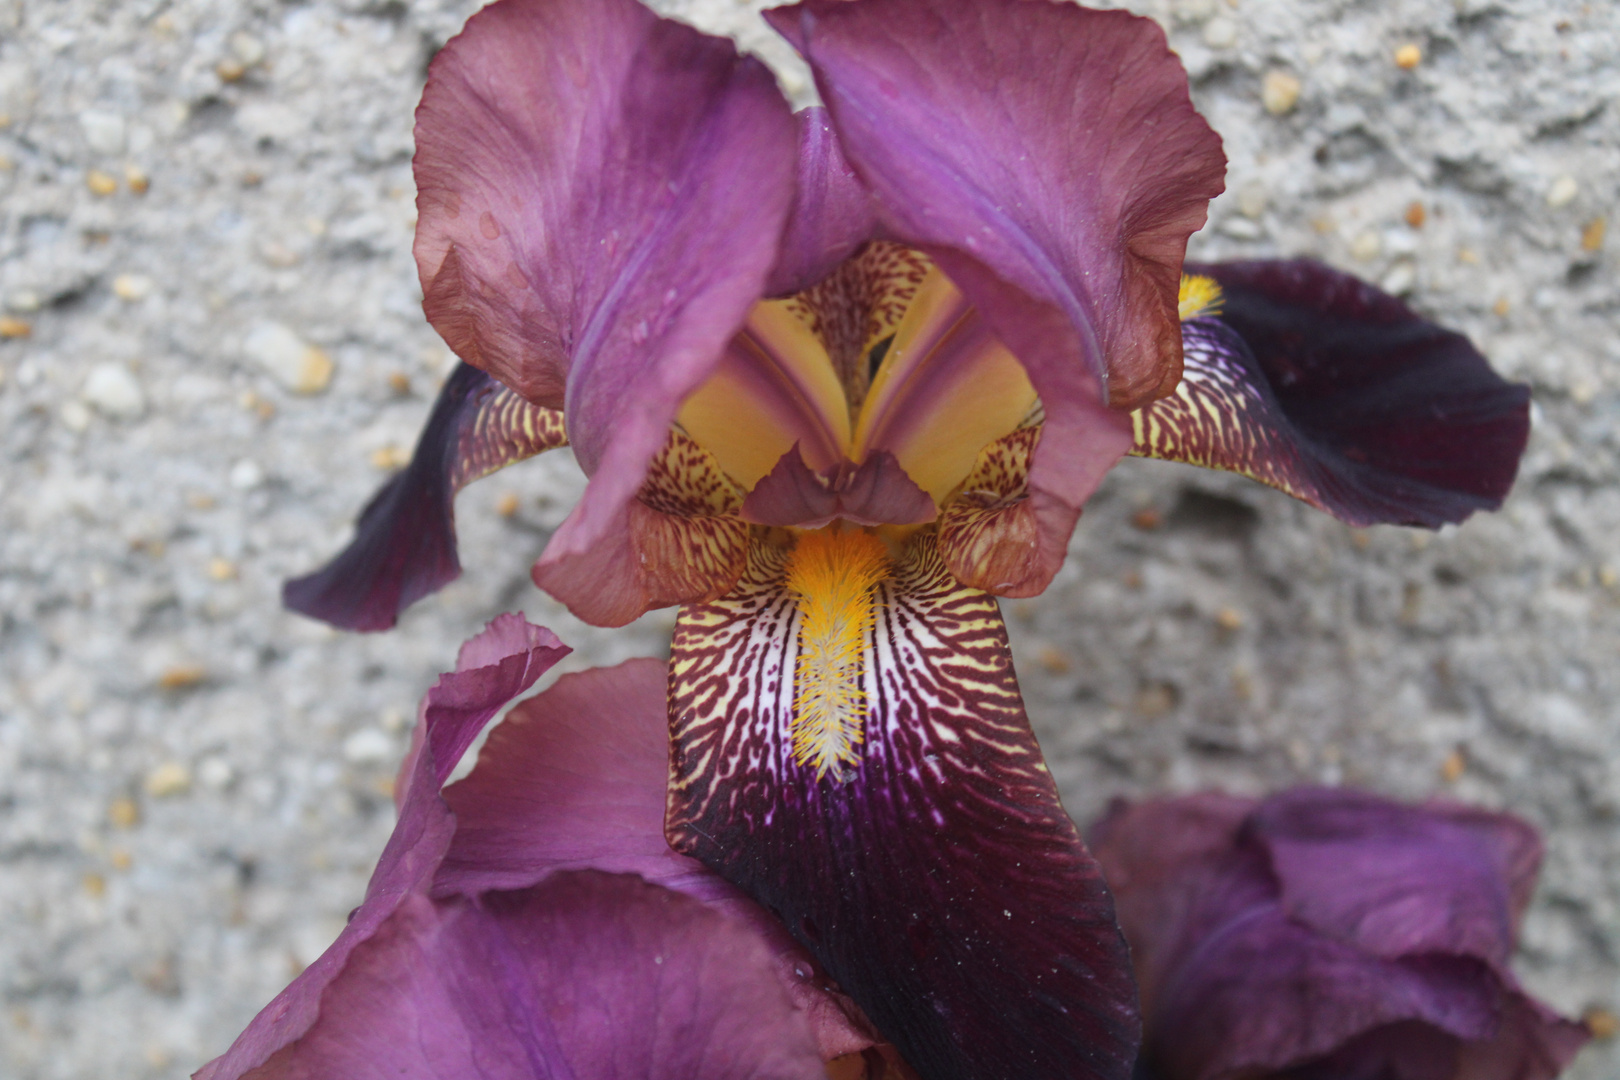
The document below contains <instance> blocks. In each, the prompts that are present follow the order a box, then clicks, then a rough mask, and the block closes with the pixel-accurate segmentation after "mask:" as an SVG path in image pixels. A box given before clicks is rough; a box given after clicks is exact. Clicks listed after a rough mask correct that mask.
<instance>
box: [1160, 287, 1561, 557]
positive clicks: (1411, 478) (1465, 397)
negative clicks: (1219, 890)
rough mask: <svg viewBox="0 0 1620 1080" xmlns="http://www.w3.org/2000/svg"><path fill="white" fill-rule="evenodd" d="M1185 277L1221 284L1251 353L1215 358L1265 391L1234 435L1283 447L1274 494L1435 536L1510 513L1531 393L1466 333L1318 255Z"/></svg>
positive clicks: (1253, 390) (1354, 519) (1250, 387)
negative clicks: (1495, 513) (1490, 513)
mask: <svg viewBox="0 0 1620 1080" xmlns="http://www.w3.org/2000/svg"><path fill="white" fill-rule="evenodd" d="M1187 270H1188V272H1189V273H1197V274H1206V275H1208V276H1210V277H1213V278H1214V279H1215V280H1216V281H1217V282H1219V283H1220V286H1221V292H1222V301H1221V309H1220V313H1219V319H1218V322H1219V324H1220V326H1222V327H1224V328H1225V329H1226V330H1227V332H1228V333H1235V334H1236V336H1237V337H1238V338H1239V339H1241V341H1242V343H1243V346H1242V347H1241V348H1239V349H1235V350H1233V349H1227V350H1226V352H1227V353H1228V354H1229V355H1228V357H1227V358H1226V359H1225V360H1224V361H1223V360H1221V358H1220V357H1215V358H1214V359H1215V360H1217V361H1219V362H1223V363H1225V364H1227V365H1228V367H1230V368H1231V369H1232V375H1233V376H1235V377H1236V378H1237V379H1238V380H1239V381H1240V382H1242V383H1245V384H1246V385H1245V386H1244V392H1245V393H1247V394H1252V395H1256V401H1255V403H1254V404H1253V405H1251V406H1250V407H1249V411H1251V412H1253V413H1254V415H1253V416H1252V417H1250V416H1245V417H1242V418H1241V419H1237V418H1234V421H1233V422H1232V423H1230V424H1229V425H1228V426H1236V425H1237V424H1239V423H1241V424H1242V425H1243V426H1250V425H1251V424H1252V426H1254V427H1255V428H1256V430H1255V431H1254V432H1253V433H1252V435H1251V436H1249V438H1250V439H1251V441H1256V442H1259V443H1262V444H1263V443H1266V442H1271V443H1276V444H1278V450H1277V453H1278V454H1280V455H1281V456H1283V457H1285V458H1287V459H1289V460H1288V461H1284V462H1280V464H1281V465H1282V466H1283V474H1282V475H1280V476H1279V477H1278V479H1279V480H1280V481H1281V482H1280V483H1278V486H1280V487H1282V488H1283V489H1284V490H1287V491H1289V492H1290V493H1291V494H1295V495H1298V496H1299V497H1300V498H1304V499H1306V500H1307V501H1309V502H1311V503H1313V504H1314V505H1316V506H1319V507H1321V508H1322V509H1324V510H1326V511H1328V512H1329V513H1331V514H1334V515H1335V516H1337V517H1339V518H1342V519H1343V520H1345V521H1348V522H1350V523H1351V524H1355V525H1367V524H1373V523H1377V522H1393V523H1398V524H1411V525H1427V526H1430V527H1437V526H1439V525H1442V524H1444V523H1446V522H1456V521H1461V520H1463V519H1464V518H1466V517H1467V516H1468V515H1470V514H1472V513H1473V512H1474V511H1476V510H1482V509H1495V508H1497V507H1499V506H1501V505H1502V500H1503V498H1504V497H1505V496H1506V495H1507V493H1508V490H1509V489H1510V488H1511V487H1512V486H1513V480H1514V477H1515V475H1516V474H1517V472H1518V468H1519V456H1520V455H1521V454H1522V453H1523V452H1524V446H1525V442H1526V440H1527V439H1528V438H1529V433H1530V391H1529V388H1528V387H1525V386H1522V385H1519V384H1516V383H1509V382H1506V381H1504V380H1503V379H1502V378H1501V377H1500V376H1498V375H1497V374H1496V373H1495V372H1494V371H1492V370H1491V367H1490V365H1489V364H1488V363H1487V362H1486V360H1485V358H1484V357H1483V356H1481V355H1480V353H1479V351H1478V350H1477V349H1475V348H1474V346H1473V344H1472V343H1471V342H1469V340H1468V339H1467V338H1466V337H1464V336H1463V335H1461V334H1459V333H1456V332H1455V331H1451V330H1447V329H1445V328H1443V327H1440V326H1437V325H1435V324H1434V323H1432V322H1429V321H1428V320H1426V319H1424V318H1423V317H1421V316H1420V315H1418V314H1417V313H1415V312H1413V311H1412V310H1411V309H1410V308H1408V307H1407V306H1406V305H1405V304H1404V303H1402V302H1401V301H1400V300H1398V299H1396V298H1395V297H1393V296H1389V295H1387V294H1385V293H1382V292H1380V291H1379V290H1377V289H1375V288H1373V287H1372V286H1371V285H1368V284H1367V283H1365V282H1362V281H1359V280H1357V279H1356V278H1354V277H1352V276H1350V275H1349V274H1343V273H1340V272H1339V271H1337V270H1334V269H1332V268H1330V267H1327V266H1323V265H1322V264H1320V263H1317V262H1313V261H1311V260H1308V259H1295V260H1290V261H1256V262H1234V263H1217V264H1214V265H1209V266H1188V267H1187ZM1209 321H1211V320H1209V319H1197V320H1194V321H1193V322H1191V323H1189V324H1188V333H1189V334H1193V333H1197V332H1198V331H1197V330H1196V329H1195V327H1196V324H1198V323H1204V322H1209ZM1205 333H1208V331H1205ZM1198 377H1199V374H1198V373H1197V372H1195V371H1194V370H1193V368H1192V365H1191V363H1190V362H1189V367H1188V379H1189V381H1194V380H1195V379H1196V378H1198ZM1168 403H1169V401H1168V399H1167V401H1166V403H1165V404H1168ZM1158 407H1160V406H1154V408H1158ZM1262 479H1265V477H1262ZM1267 482H1274V481H1272V480H1268V481H1267Z"/></svg>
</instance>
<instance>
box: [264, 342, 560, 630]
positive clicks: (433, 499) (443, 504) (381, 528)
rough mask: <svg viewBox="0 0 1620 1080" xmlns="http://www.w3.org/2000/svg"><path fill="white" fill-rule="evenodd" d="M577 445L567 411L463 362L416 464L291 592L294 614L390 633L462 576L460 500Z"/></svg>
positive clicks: (287, 594) (286, 595) (284, 594)
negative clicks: (492, 478)
mask: <svg viewBox="0 0 1620 1080" xmlns="http://www.w3.org/2000/svg"><path fill="white" fill-rule="evenodd" d="M566 445H568V436H567V433H566V432H565V431H564V430H563V418H562V411H561V410H559V409H550V408H546V407H544V406H541V405H535V404H533V403H531V402H528V401H525V400H524V399H523V398H521V397H519V396H518V395H517V394H515V393H513V392H512V391H511V390H509V389H507V388H506V387H504V386H502V385H501V384H500V383H498V382H496V381H495V380H494V379H493V378H491V377H490V376H489V375H487V374H485V373H484V372H482V371H480V370H478V369H477V368H475V367H472V366H470V365H468V364H458V365H457V366H456V369H455V371H453V372H452V373H451V375H450V378H449V379H448V380H446V381H445V384H444V388H443V389H442V390H440V391H439V397H438V399H437V400H436V401H435V402H434V403H433V411H432V412H431V413H429V414H428V420H427V425H426V426H425V427H424V428H423V429H422V434H421V436H420V437H419V438H418V439H417V443H416V450H415V452H414V453H413V454H412V455H411V462H410V464H409V465H408V466H406V467H405V469H404V470H402V471H401V472H400V473H399V474H398V475H396V476H395V477H393V478H392V479H391V480H389V481H388V482H387V483H386V484H384V485H383V486H382V488H381V489H379V490H378V492H377V494H375V495H373V496H372V497H371V502H369V503H367V504H366V508H365V510H363V511H361V514H360V520H359V521H358V522H356V523H355V536H354V539H353V540H351V541H349V546H348V547H346V548H344V549H343V550H342V551H341V552H339V553H338V554H337V555H336V556H335V557H334V558H333V559H332V561H331V562H329V563H327V564H326V565H325V566H323V567H321V568H320V569H319V570H317V571H315V572H314V573H312V574H307V575H305V576H304V577H300V578H293V579H292V580H290V581H288V582H287V583H286V584H285V585H283V586H282V590H281V602H282V603H283V604H285V605H286V606H287V607H288V608H289V609H291V610H293V611H296V612H299V613H300V614H303V615H308V616H310V617H311V618H315V619H321V620H323V621H325V622H329V623H331V624H332V625H333V626H338V627H342V628H343V629H345V630H386V629H388V628H389V627H390V626H393V625H394V623H395V622H396V621H397V620H398V618H399V615H400V613H401V612H403V611H404V610H405V609H406V608H407V607H410V606H411V605H412V604H414V603H415V602H416V601H417V600H420V599H421V598H422V597H424V596H427V595H428V594H429V593H432V592H435V591H437V590H438V589H441V588H443V587H444V586H445V585H447V584H449V583H450V582H451V581H454V580H455V579H456V578H457V577H458V576H459V575H460V574H461V562H460V560H459V559H458V558H457V557H456V519H455V496H456V492H458V491H460V490H461V489H462V488H463V487H465V486H466V485H467V484H470V483H472V482H473V481H474V480H477V479H479V478H481V477H484V476H488V475H489V474H490V473H492V472H494V471H496V470H497V469H500V468H503V467H505V466H507V465H510V464H512V463H513V462H517V461H522V460H523V459H524V458H528V457H533V456H534V455H535V454H538V453H541V452H542V451H545V450H554V449H556V448H557V447H559V446H566Z"/></svg>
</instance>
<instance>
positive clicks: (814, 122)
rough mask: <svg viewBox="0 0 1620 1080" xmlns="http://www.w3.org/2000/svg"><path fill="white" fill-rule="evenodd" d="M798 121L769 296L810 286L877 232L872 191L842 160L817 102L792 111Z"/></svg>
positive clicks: (847, 163) (838, 148)
mask: <svg viewBox="0 0 1620 1080" xmlns="http://www.w3.org/2000/svg"><path fill="white" fill-rule="evenodd" d="M793 118H794V120H796V121H797V122H798V125H799V176H798V184H797V186H796V188H795V191H794V195H793V208H792V210H791V211H790V212H789V213H788V219H787V227H786V229H785V230H784V231H783V233H782V248H781V251H780V252H778V253H777V257H776V266H775V268H774V269H772V270H771V279H770V283H769V284H768V285H767V286H766V293H767V295H769V296H789V295H791V294H793V293H796V292H798V291H800V290H801V289H808V288H809V287H810V286H812V285H814V284H815V283H816V282H818V281H820V280H822V279H823V278H825V277H826V276H827V275H828V274H830V273H832V271H833V269H834V268H835V267H837V266H838V264H839V263H841V262H843V261H844V260H845V259H847V258H849V257H850V256H851V255H853V254H855V250H856V249H857V248H859V247H860V246H861V245H862V244H864V243H866V241H868V240H870V239H872V238H874V237H875V236H877V235H878V228H877V218H876V216H875V214H874V210H873V207H872V196H871V193H870V192H868V191H867V190H866V185H865V184H863V183H861V180H860V178H859V177H858V176H856V175H855V170H854V169H852V168H850V165H849V162H848V161H846V160H844V151H843V149H842V148H841V147H839V145H838V136H837V134H836V133H834V131H833V129H832V122H831V121H829V120H828V119H827V110H826V109H824V108H822V107H821V106H820V105H812V106H811V107H809V108H807V109H800V110H799V111H798V112H796V113H794V114H793Z"/></svg>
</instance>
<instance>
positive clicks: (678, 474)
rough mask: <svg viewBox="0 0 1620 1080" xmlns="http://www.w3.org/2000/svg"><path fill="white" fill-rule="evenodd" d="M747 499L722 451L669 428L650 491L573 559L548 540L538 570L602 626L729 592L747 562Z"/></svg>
mask: <svg viewBox="0 0 1620 1080" xmlns="http://www.w3.org/2000/svg"><path fill="white" fill-rule="evenodd" d="M741 504H742V493H741V491H739V490H738V488H737V485H736V484H734V483H732V481H731V479H730V478H729V477H727V476H726V474H725V473H724V472H722V471H721V469H720V467H719V465H718V463H717V462H716V461H715V460H714V457H713V455H711V454H710V453H709V452H708V451H706V450H704V449H703V448H702V447H701V446H699V445H698V444H697V443H695V442H693V441H692V440H691V439H688V438H687V437H686V436H684V435H682V434H681V433H680V432H678V431H669V432H666V433H665V437H664V446H663V449H661V450H660V451H659V452H658V454H657V455H655V456H654V458H653V460H652V462H651V463H650V466H649V468H648V469H647V473H646V477H645V478H644V479H643V480H642V484H641V490H640V491H639V492H638V493H637V495H636V497H635V498H633V499H630V500H629V501H627V502H625V503H622V504H620V505H619V506H618V507H617V508H616V509H615V511H614V517H613V520H612V527H611V528H607V529H604V530H603V534H602V536H601V537H600V538H599V539H598V541H597V542H596V543H595V544H593V545H592V546H590V547H589V548H587V549H585V550H583V551H580V552H578V553H576V554H574V555H572V556H570V557H569V558H567V559H553V558H551V557H550V552H551V548H550V547H549V546H548V547H547V549H546V551H547V554H546V555H544V556H542V557H541V558H540V560H539V561H538V562H536V563H535V564H534V567H533V569H532V570H531V571H530V574H531V576H532V577H533V578H534V583H535V584H536V585H538V586H540V587H541V588H542V589H545V590H546V591H547V592H549V593H550V594H551V595H553V596H555V597H556V598H557V599H559V600H561V601H562V602H563V603H565V604H567V605H568V607H569V609H570V610H572V611H574V612H575V613H578V614H581V617H584V615H585V614H589V616H590V618H591V621H593V622H595V623H596V624H597V625H600V626H622V625H624V624H625V623H627V622H629V621H630V620H631V619H634V618H635V617H636V616H637V615H640V614H641V613H642V612H643V611H646V610H648V609H649V608H655V607H665V606H667V605H670V604H678V603H684V602H686V601H689V600H699V599H709V598H712V597H716V596H720V595H722V594H724V593H725V592H726V591H728V590H729V589H730V588H731V586H732V585H733V584H734V583H735V582H736V580H737V578H738V577H740V576H741V575H742V572H743V566H744V565H745V563H746V561H747V550H748V548H747V544H748V523H747V522H745V521H743V520H742V519H741V518H739V517H738V516H737V515H736V513H735V511H736V509H737V508H738V507H739V506H740V505H741ZM554 542H555V541H554Z"/></svg>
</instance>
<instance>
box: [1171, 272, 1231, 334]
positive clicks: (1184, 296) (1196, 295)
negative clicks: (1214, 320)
mask: <svg viewBox="0 0 1620 1080" xmlns="http://www.w3.org/2000/svg"><path fill="white" fill-rule="evenodd" d="M1179 306H1180V308H1181V321H1182V322H1186V321H1187V320H1188V319H1197V318H1200V317H1202V316H1205V315H1219V314H1220V313H1221V287H1220V285H1219V284H1218V283H1217V282H1216V281H1215V279H1214V278H1212V277H1204V276H1203V275H1202V274H1182V275H1181V297H1180V305H1179Z"/></svg>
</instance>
